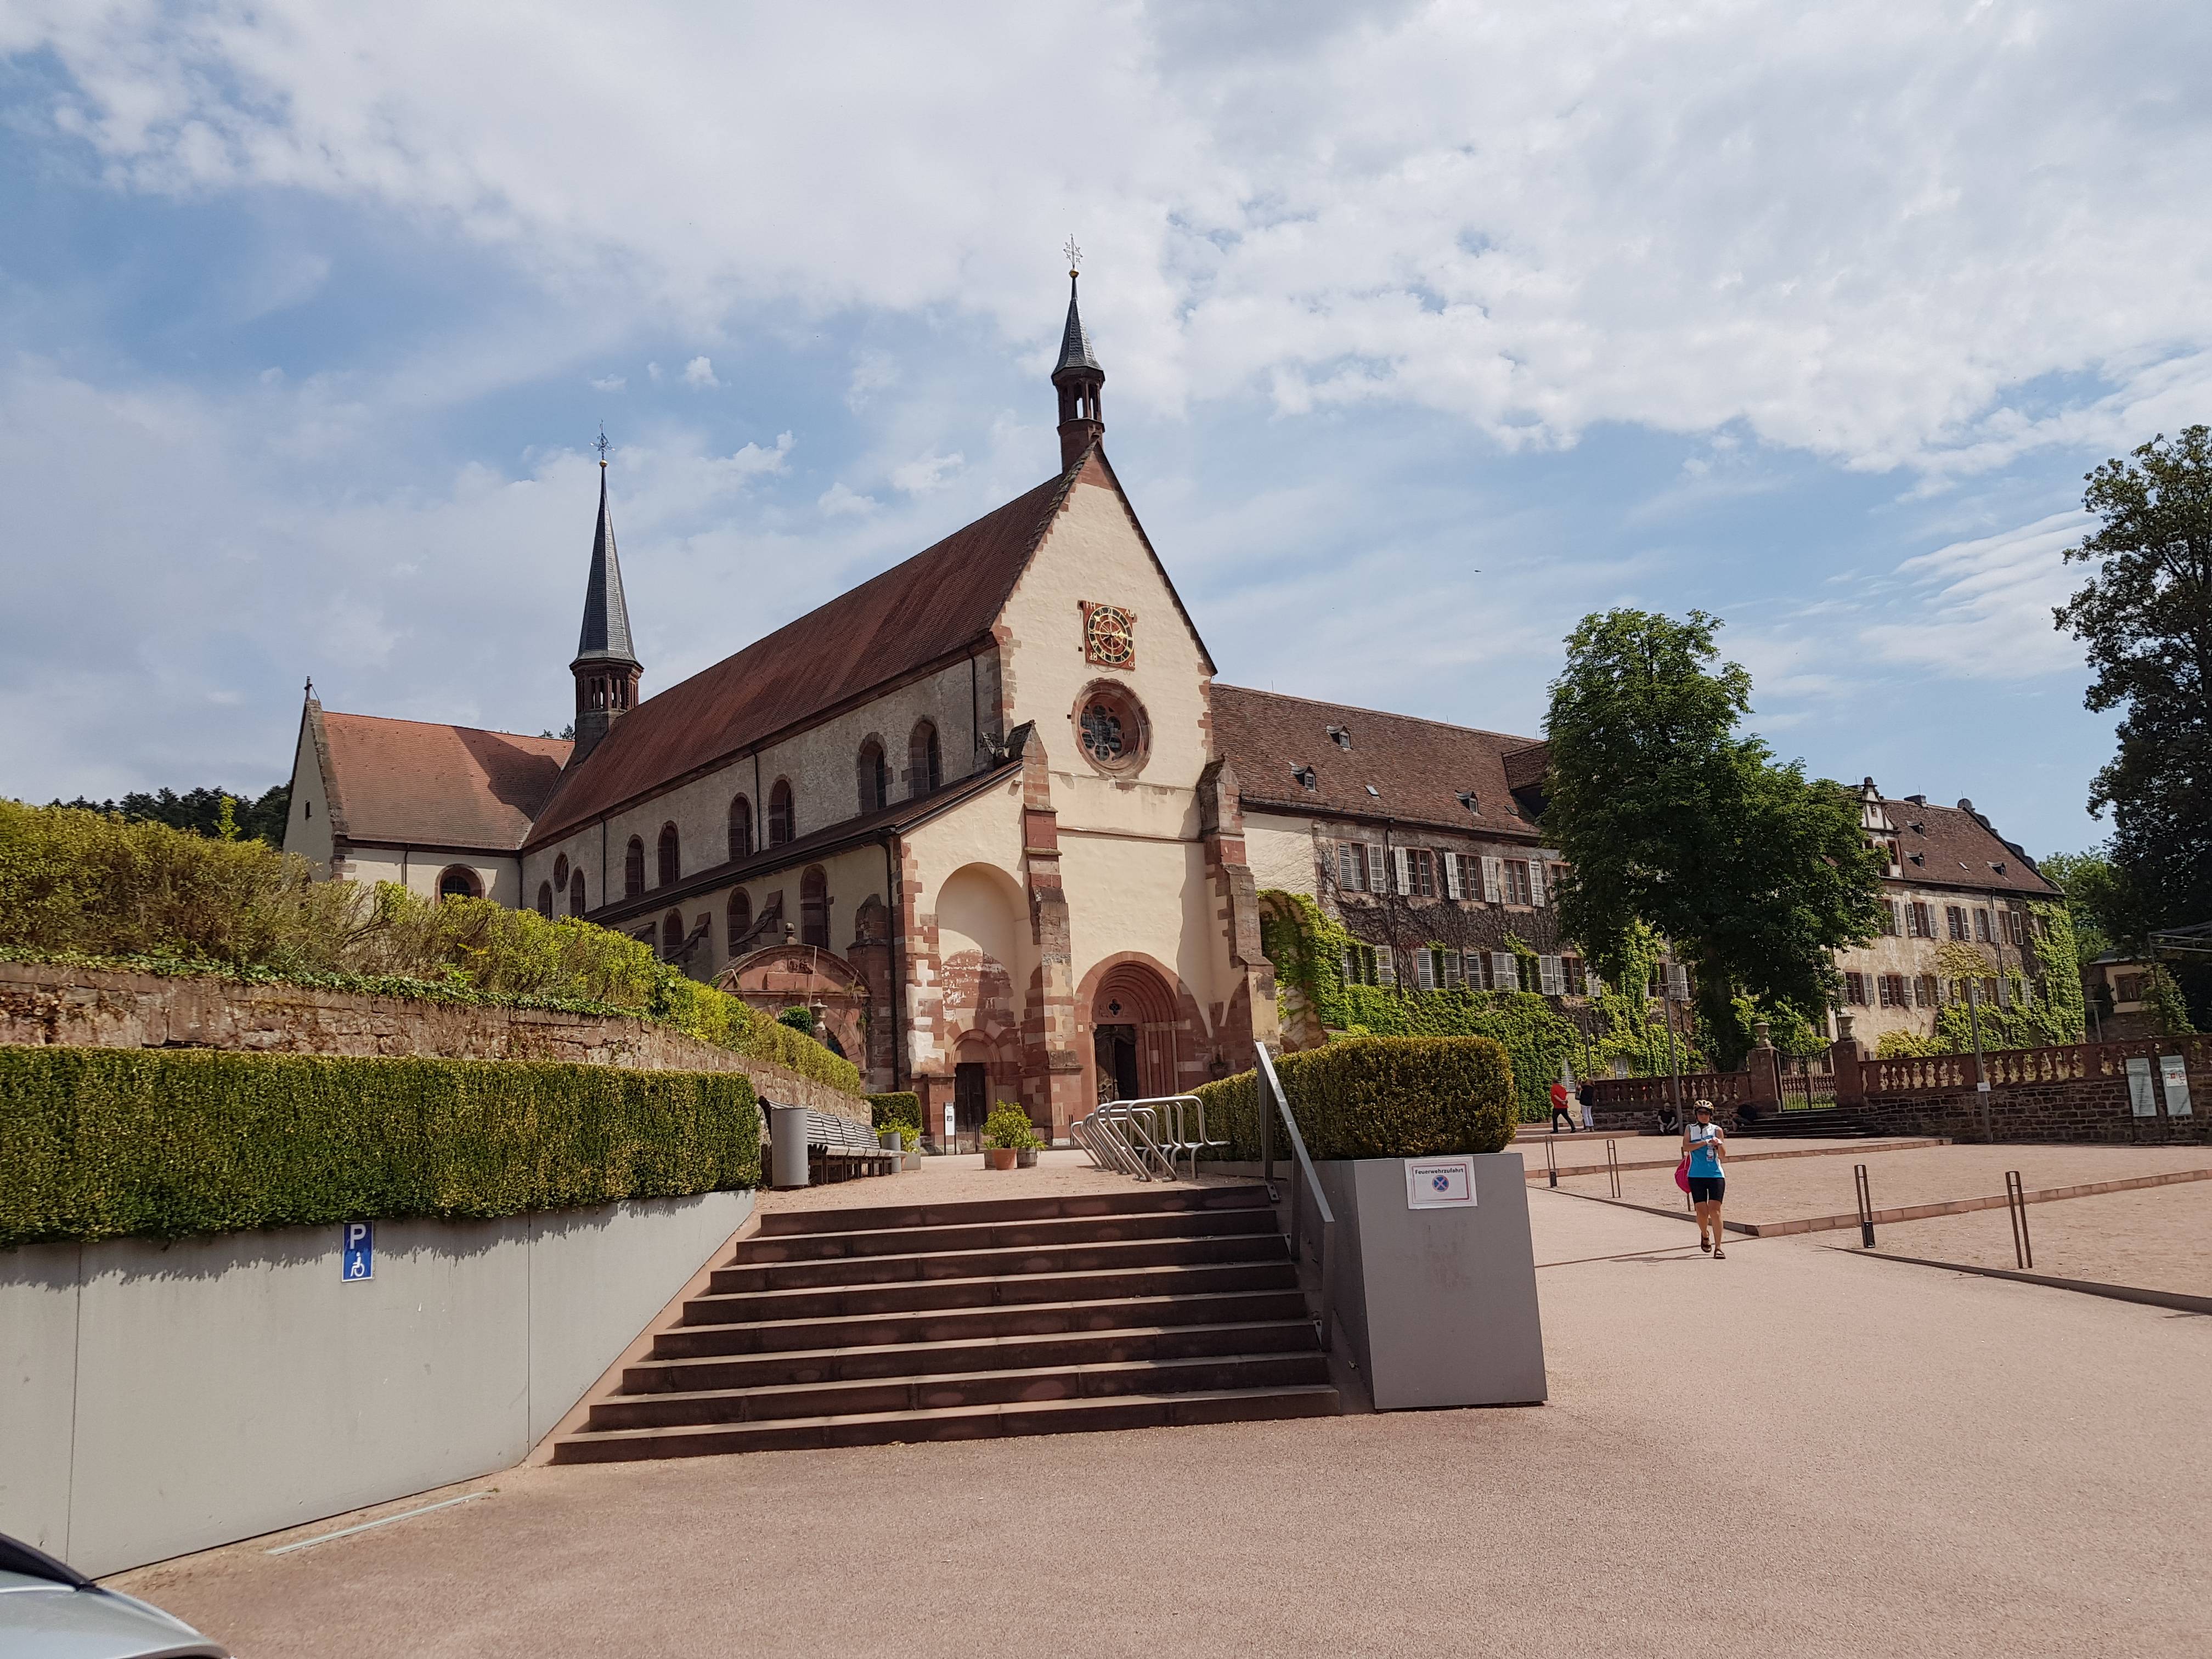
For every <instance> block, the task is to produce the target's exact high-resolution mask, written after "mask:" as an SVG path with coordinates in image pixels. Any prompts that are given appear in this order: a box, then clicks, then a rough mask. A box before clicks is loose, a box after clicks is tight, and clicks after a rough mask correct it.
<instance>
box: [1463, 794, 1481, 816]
mask: <svg viewBox="0 0 2212 1659" xmlns="http://www.w3.org/2000/svg"><path fill="white" fill-rule="evenodd" d="M1459 804H1460V805H1462V806H1464V807H1465V808H1467V810H1468V811H1470V812H1473V813H1474V814H1475V815H1476V816H1477V817H1480V816H1481V813H1482V809H1481V808H1480V806H1477V805H1475V804H1474V790H1472V789H1462V790H1461V791H1460V792H1459Z"/></svg>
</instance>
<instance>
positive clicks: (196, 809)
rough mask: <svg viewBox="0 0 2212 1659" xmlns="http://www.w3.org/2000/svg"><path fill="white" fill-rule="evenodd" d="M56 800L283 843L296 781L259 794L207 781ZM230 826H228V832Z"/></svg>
mask: <svg viewBox="0 0 2212 1659" xmlns="http://www.w3.org/2000/svg"><path fill="white" fill-rule="evenodd" d="M225 801H228V802H229V803H230V817H229V819H228V823H226V821H225V818H224V816H223V803H224V802H225ZM53 804H54V805H57V806H62V805H68V806H81V807H83V808H85V809H86V810H87V811H94V812H106V813H109V814H112V815H113V816H117V817H121V818H122V819H123V820H124V821H125V823H166V824H167V825H168V826H169V828H171V829H186V830H190V831H191V833H192V834H193V835H196V836H223V837H225V838H231V837H242V838H243V839H245V840H247V841H262V842H268V843H269V845H270V846H271V847H280V848H281V847H282V846H283V844H284V819H285V816H286V814H288V813H289V811H291V810H292V786H291V785H290V784H289V783H279V784H272V785H271V786H270V787H269V788H267V789H265V790H264V791H263V792H262V793H261V794H260V795H258V796H246V795H234V794H231V793H229V792H228V791H227V790H222V789H210V788H207V787H201V788H197V789H187V790H185V793H183V794H181V795H180V794H179V793H177V792H176V791H175V790H173V789H162V790H159V791H156V792H155V793H150V794H149V793H133V794H128V795H125V797H124V798H123V799H121V800H119V801H114V800H87V799H84V798H83V797H82V796H79V797H78V798H77V799H75V800H73V801H66V802H64V801H56V802H54V803H53ZM226 829H228V832H229V833H228V836H226V833H225V832H226Z"/></svg>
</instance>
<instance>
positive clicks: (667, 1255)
mask: <svg viewBox="0 0 2212 1659" xmlns="http://www.w3.org/2000/svg"><path fill="white" fill-rule="evenodd" d="M751 1209H752V1194H750V1193H710V1194H702V1195H701V1196H699V1197H696V1198H684V1199H654V1200H646V1201H642V1202H638V1203H631V1204H612V1205H606V1206H600V1207H598V1208H595V1209H590V1210H574V1211H565V1212H556V1213H551V1214H544V1215H532V1216H513V1217H508V1218H504V1219H501V1220H497V1221H481V1222H434V1221H385V1222H380V1223H378V1224H377V1225H376V1239H375V1277H374V1279H370V1280H368V1281H367V1282H360V1281H351V1282H349V1281H347V1280H345V1279H343V1278H342V1277H341V1276H340V1257H339V1242H338V1229H337V1227H335V1226H330V1227H301V1228H287V1229H282V1230H278V1231H268V1232H250V1233H226V1234H221V1235H216V1236H214V1237H204V1238H192V1239H185V1240H182V1241H179V1242H178V1243H169V1244H161V1243H152V1242H149V1241H145V1240H121V1241H117V1242H113V1243H100V1244H83V1245H77V1244H69V1245H30V1246H26V1247H24V1248H21V1249H14V1250H0V1423H4V1425H6V1426H5V1431H4V1433H0V1532H6V1533H10V1534H14V1535H15V1536H16V1537H19V1538H22V1539H26V1540H27V1541H30V1542H31V1543H33V1544H35V1545H37V1546H39V1547H40V1548H42V1549H46V1550H48V1551H51V1552H52V1553H55V1554H57V1555H59V1556H60V1557H61V1558H62V1559H64V1560H66V1561H68V1562H69V1563H70V1565H74V1566H76V1567H77V1568H79V1569H81V1570H82V1571H87V1572H92V1573H109V1572H116V1571H121V1570H122V1569H124V1568H125V1567H131V1566H137V1565H142V1564H143V1563H145V1562H149V1561H157V1560H161V1559H165V1558H167V1557H169V1556H173V1555H179V1554H182V1553H185V1552H187V1551H190V1550H197V1549H205V1548H209V1547H212V1546H214V1545H217V1544H222V1543H227V1542H229V1541H233V1540H235V1539H240V1538H248V1537H252V1536H254V1535H255V1534H261V1533H266V1532H272V1531H276V1530H277V1529H279V1528H284V1527H290V1526H296V1525H299V1524H300V1523H301V1522H307V1521H312V1520H315V1519H317V1518H319V1517H320V1516H326V1515H336V1514H340V1513H343V1511H345V1510H351V1509H357V1508H360V1507H362V1505H365V1504H374V1503H380V1502H383V1501H385V1500H386V1499H389V1498H400V1497H404V1496H406V1495H407V1494H408V1493H410V1492H422V1491H425V1490H427V1489H428V1488H430V1487H433V1486H443V1485H446V1484H447V1483H449V1482H451V1481H455V1480H466V1479H468V1478H469V1477H471V1476H472V1475H478V1474H487V1473H489V1472H490V1471H492V1470H495V1469H501V1468H508V1467H510V1466H511V1465H513V1464H514V1463H516V1462H520V1460H521V1459H522V1458H523V1457H524V1456H525V1455H527V1454H528V1452H529V1450H530V1449H531V1447H532V1445H534V1444H535V1443H537V1442H538V1440H539V1439H540V1438H542V1437H544V1435H545V1434H546V1433H547V1432H548V1431H550V1429H551V1428H552V1427H553V1425H555V1424H556V1423H557V1422H558V1421H559V1420H560V1419H561V1417H562V1414H563V1413H566V1412H567V1411H568V1408H569V1407H571V1406H573V1405H574V1404H575V1402H576V1401H578V1400H579V1399H580V1398H581V1397H582V1395H583V1393H584V1391H585V1390H586V1389H588V1388H589V1387H590V1386H591V1385H592V1383H594V1382H595V1381H597V1380H598V1378H599V1376H600V1374H601V1373H602V1372H603V1371H604V1370H605V1369H606V1367H607V1366H608V1365H610V1364H612V1363H613V1362H614V1361H615V1360H616V1359H617V1358H618V1357H619V1356H620V1355H621V1353H622V1351H623V1348H625V1347H626V1346H629V1343H630V1341H631V1340H633V1339H634V1338H635V1336H636V1335H637V1334H638V1332H639V1331H641V1329H643V1328H645V1326H646V1325H647V1323H648V1322H650V1321H651V1320H652V1318H653V1316H654V1315H655V1314H657V1313H659V1311H660V1310H661V1309H662V1308H663V1307H664V1306H665V1305H666V1304H667V1302H668V1301H669V1299H670V1298H671V1297H673V1296H675V1294H676V1293H677V1292H678V1291H680V1290H681V1289H682V1288H683V1286H684V1283H685V1281H686V1280H687V1279H690V1276H691V1275H692V1274H693V1273H696V1272H697V1270H698V1269H699V1267H701V1266H702V1264H703V1263H704V1262H705V1261H707V1260H708V1257H709V1256H710V1255H713V1254H714V1251H715V1250H716V1249H717V1248H718V1247H719V1246H720V1244H721V1243H722V1242H723V1241H724V1240H725V1239H726V1238H727V1237H729V1236H730V1234H731V1233H732V1231H735V1230H736V1228H737V1227H738V1225H739V1224H740V1223H742V1222H743V1221H744V1219H745V1218H746V1217H747V1216H748V1215H749V1214H750V1212H751Z"/></svg>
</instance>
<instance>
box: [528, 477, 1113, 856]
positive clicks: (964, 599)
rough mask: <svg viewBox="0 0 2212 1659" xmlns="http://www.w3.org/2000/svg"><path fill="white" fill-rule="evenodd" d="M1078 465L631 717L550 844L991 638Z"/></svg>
mask: <svg viewBox="0 0 2212 1659" xmlns="http://www.w3.org/2000/svg"><path fill="white" fill-rule="evenodd" d="M1081 472H1082V469H1081V468H1080V467H1071V468H1070V469H1069V470H1068V471H1066V472H1065V473H1062V474H1060V475H1059V476H1058V477H1054V478H1051V479H1049V480H1048V481H1047V482H1046V483H1042V484H1039V485H1038V486H1037V487H1036V489H1032V490H1030V492H1029V493H1028V494H1027V495H1019V496H1017V497H1015V499H1014V500H1012V501H1008V502H1007V503H1006V505H1005V506H1004V507H1000V508H999V509H997V510H996V511H995V512H992V513H985V514H984V515H983V516H982V517H981V518H980V519H978V520H975V523H973V524H971V525H969V526H968V527H967V528H966V529H964V530H957V531H955V532H953V533H952V534H951V535H950V536H947V537H946V538H945V539H944V540H943V541H941V542H939V543H938V544H937V545H935V546H934V547H932V548H928V549H927V550H924V551H922V552H920V553H917V554H915V556H914V557H912V558H910V559H908V560H907V561H906V562H905V563H903V564H899V565H894V566H893V567H892V568H890V569H889V570H886V571H884V573H883V574H881V575H880V576H877V577H874V578H872V580H868V581H865V582H862V583H861V584H860V586H858V587H855V588H854V589H853V590H851V591H850V592H846V593H842V594H840V595H839V596H838V597H837V598H836V599H832V600H830V601H829V604H827V605H823V606H821V607H820V608H819V609H817V610H814V611H809V612H807V614H806V615H805V616H803V617H799V619H798V620H797V621H796V622H792V623H786V624H785V625H784V626H783V627H781V628H779V629H776V631H775V633H773V634H770V635H768V636H767V637H766V638H764V639H759V640H756V641H753V643H752V644H750V645H749V646H747V647H745V648H744V650H742V651H740V652H738V653H737V654H736V655H735V656H732V657H725V658H724V659H722V660H721V661H720V662H718V663H716V664H715V665H714V666H713V667H712V668H708V669H705V670H702V671H700V672H699V673H696V674H694V675H693V676H692V677H691V678H690V679H688V680H684V681H683V682H682V683H680V684H676V685H671V686H670V687H669V688H668V690H665V691H663V692H661V693H660V694H659V696H652V697H647V699H646V700H645V701H644V702H641V703H640V704H638V706H637V707H636V708H635V709H633V710H631V711H630V712H629V714H625V715H623V718H622V719H621V720H618V721H617V723H616V725H615V728H614V730H613V731H611V732H609V733H608V734H607V736H606V738H605V740H604V741H602V742H601V743H600V744H599V747H598V748H596V749H594V750H592V752H591V754H590V755H589V756H588V757H586V759H585V761H584V763H583V764H582V765H580V767H578V768H577V769H576V770H575V773H574V775H573V776H571V777H568V779H566V780H564V781H563V782H562V786H561V788H560V791H559V793H557V794H556V796H555V797H554V799H553V801H552V804H551V805H550V807H549V808H548V810H547V811H546V813H545V815H544V817H543V818H542V819H541V820H540V821H539V823H538V827H537V829H536V830H535V831H534V832H533V834H532V840H533V841H538V842H543V841H550V840H551V839H552V838H554V837H555V836H561V835H565V834H566V833H568V831H569V830H570V829H574V828H575V826H577V825H578V824H580V823H588V822H590V821H591V820H592V818H594V817H598V816H599V815H600V814H601V813H603V812H607V811H612V810H613V809H614V808H616V807H617V806H619V805H622V804H623V802H624V801H627V800H631V799H635V798H636V797H638V796H640V795H642V794H645V793H648V792H649V791H651V790H653V789H656V788H659V787H661V786H662V785H664V784H666V783H669V782H671V781H674V780H676V779H678V778H680V777H683V776H685V775H688V774H690V773H692V772H694V771H696V770H698V769H701V768H702V767H706V766H709V765H712V764H714V763H716V762H718V761H720V760H722V759H724V758H726V757H730V756H732V755H736V754H738V753H741V752H743V751H744V750H745V749H747V748H749V747H750V746H751V745H752V744H757V743H759V742H761V741H762V740H763V739H764V738H769V737H771V736H773V735H774V734H775V733H776V732H781V731H783V730H785V729H786V728H787V727H789V726H796V725H798V724H799V723H800V722H802V721H804V720H809V719H811V718H813V717H815V716H817V715H819V714H825V713H827V712H828V711H829V710H830V709H832V708H836V706H837V705H838V704H840V703H842V702H846V701H847V700H848V699H850V698H853V697H855V696H859V695H860V694H861V693H863V692H866V691H868V690H872V689H874V688H875V687H877V686H879V685H883V684H888V683H889V682H891V681H894V680H896V679H898V678H900V677H901V676H902V675H905V674H908V673H912V672H915V671H918V670H921V669H923V668H926V667H927V666H928V665H930V664H932V663H933V662H936V661H938V660H939V659H943V658H946V657H951V656H954V655H956V654H957V653H959V652H961V651H963V650H966V649H967V648H969V647H971V646H973V645H975V644H976V643H977V642H979V641H982V640H984V639H986V638H987V636H988V635H989V634H990V631H991V627H992V624H993V623H995V622H996V621H997V620H998V617H999V613H1000V611H1003V610H1004V609H1005V608H1006V599H1007V597H1008V596H1009V595H1010V594H1011V593H1012V592H1013V587H1014V584H1015V582H1016V581H1017V580H1019V578H1020V576H1021V574H1022V571H1023V569H1024V567H1025V566H1026V565H1027V564H1028V562H1029V558H1030V554H1031V553H1033V552H1034V551H1036V546H1037V544H1038V543H1039V542H1040V541H1042V539H1043V538H1044V532H1045V530H1046V528H1047V527H1048V526H1049V525H1050V524H1051V522H1052V519H1053V515H1054V513H1057V512H1058V511H1059V510H1060V506H1061V504H1062V503H1063V502H1064V501H1066V497H1067V492H1068V490H1069V489H1071V488H1073V485H1074V483H1075V481H1076V479H1077V477H1079V476H1080V475H1081Z"/></svg>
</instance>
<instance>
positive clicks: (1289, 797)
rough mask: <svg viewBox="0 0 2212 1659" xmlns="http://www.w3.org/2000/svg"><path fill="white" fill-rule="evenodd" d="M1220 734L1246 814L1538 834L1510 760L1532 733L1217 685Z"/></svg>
mask: <svg viewBox="0 0 2212 1659" xmlns="http://www.w3.org/2000/svg"><path fill="white" fill-rule="evenodd" d="M1330 726H1338V727H1340V728H1342V729H1343V730H1344V731H1346V732H1348V733H1349V734H1350V736H1351V739H1352V746H1351V748H1350V749H1348V750H1347V749H1346V748H1343V747H1341V746H1340V744H1337V743H1336V742H1335V741H1334V739H1333V738H1330V736H1329V733H1328V728H1329V727H1330ZM1213 736H1214V743H1215V745H1216V747H1217V749H1218V752H1219V753H1220V754H1221V755H1222V756H1223V757H1225V758H1226V759H1227V760H1228V762H1229V763H1230V765H1231V766H1232V767H1234V768H1235V769H1236V772H1237V789H1238V791H1239V792H1240V793H1241V794H1242V796H1243V802H1244V805H1245V806H1246V808H1247V809H1248V810H1249V809H1251V808H1255V807H1259V808H1279V809H1282V810H1284V811H1292V812H1314V811H1323V812H1334V813H1344V814H1349V815H1352V816H1355V817H1367V818H1383V817H1389V818H1392V819H1395V820H1396V821H1397V822H1399V823H1427V824H1436V825H1439V826H1443V827H1447V828H1449V829H1461V830H1467V831H1470V832H1473V833H1474V834H1477V835H1486V836H1516V837H1527V838H1534V836H1535V834H1536V826H1535V825H1534V824H1533V823H1530V822H1529V821H1528V819H1527V818H1525V817H1522V816H1521V814H1520V810H1519V807H1518V805H1517V804H1516V802H1515V800H1514V799H1513V785H1512V782H1511V780H1510V777H1509V775H1508V768H1507V757H1508V756H1510V755H1514V754H1516V753H1525V752H1526V751H1527V750H1528V749H1529V748H1530V746H1531V744H1533V743H1534V739H1533V738H1516V737H1509V736H1507V735H1506V734H1505V733H1504V732H1477V731H1474V730H1473V729H1471V728H1469V727H1468V726H1446V725H1444V724H1443V722H1442V721H1440V720H1415V719H1414V718H1413V717H1412V716H1411V715H1408V714H1382V713H1379V712H1377V711H1376V710H1375V709H1371V708H1351V707H1348V706H1347V705H1346V704H1343V703H1334V702H1311V701H1310V700H1309V699H1307V698H1304V697H1285V696H1278V695H1277V694H1276V693H1274V692H1272V691H1251V690H1246V689H1244V688H1243V687H1242V686H1236V685H1222V684H1216V685H1215V686H1214V688H1213ZM1302 767H1305V768H1310V769H1312V773H1313V777H1314V787H1312V788H1310V789H1309V788H1307V787H1305V786H1304V784H1303V783H1302V782H1301V781H1299V779H1298V778H1297V776H1296V775H1295V774H1296V772H1297V769H1299V768H1302ZM1539 776H1540V777H1541V771H1540V773H1539ZM1370 785H1371V786H1372V787H1373V788H1374V791H1375V793H1372V794H1370V793H1368V791H1369V787H1370ZM1462 791H1472V792H1473V793H1474V807H1475V810H1474V811H1469V810H1468V807H1467V806H1466V805H1463V804H1462V802H1461V800H1460V799H1459V797H1460V794H1461V793H1462Z"/></svg>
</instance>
